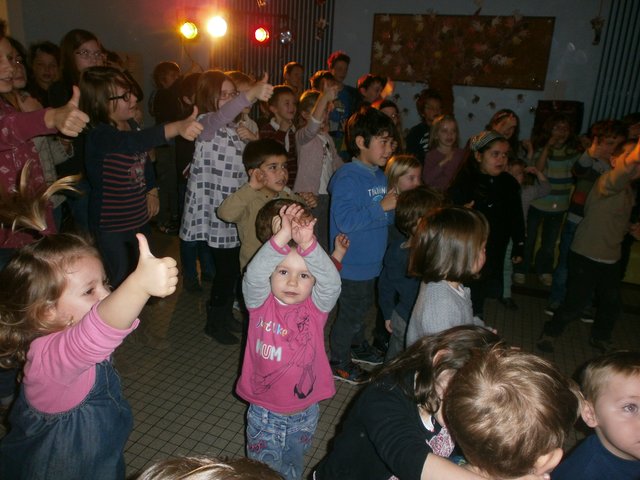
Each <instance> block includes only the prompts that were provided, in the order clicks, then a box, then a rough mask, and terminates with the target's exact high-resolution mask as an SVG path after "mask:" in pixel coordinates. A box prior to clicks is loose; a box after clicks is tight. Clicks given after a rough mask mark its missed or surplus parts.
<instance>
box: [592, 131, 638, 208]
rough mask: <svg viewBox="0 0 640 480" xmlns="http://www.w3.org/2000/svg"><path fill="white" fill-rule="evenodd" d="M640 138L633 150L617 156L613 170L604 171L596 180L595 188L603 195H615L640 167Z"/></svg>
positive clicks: (625, 185) (627, 183)
mask: <svg viewBox="0 0 640 480" xmlns="http://www.w3.org/2000/svg"><path fill="white" fill-rule="evenodd" d="M639 165H640V140H638V143H636V146H635V147H634V148H633V150H627V151H626V152H625V153H623V154H621V155H620V156H618V157H617V158H616V163H615V167H614V168H613V170H611V171H609V172H606V173H603V174H602V175H601V176H600V178H598V180H597V181H596V184H595V185H594V189H597V191H598V193H599V194H600V195H602V196H603V197H608V196H611V195H615V194H616V193H618V192H620V191H622V190H624V189H625V188H626V187H627V186H628V185H629V183H630V182H631V180H632V178H634V177H636V176H637V174H638V170H639V168H640V166H639Z"/></svg>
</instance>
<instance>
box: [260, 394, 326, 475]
mask: <svg viewBox="0 0 640 480" xmlns="http://www.w3.org/2000/svg"><path fill="white" fill-rule="evenodd" d="M319 416H320V407H319V406H318V404H317V403H314V404H313V405H311V406H310V407H309V408H307V409H306V410H303V411H302V412H298V413H295V414H293V415H283V414H280V413H275V412H272V411H270V410H267V409H266V408H263V407H260V406H258V405H255V404H251V405H249V410H248V411H247V457H249V458H251V459H253V460H257V461H259V462H263V463H266V464H267V465H269V466H270V467H271V468H273V469H274V470H275V471H276V472H278V473H280V474H281V475H282V476H283V477H284V478H285V480H299V479H301V478H302V473H303V472H304V454H305V453H306V452H307V451H308V450H309V448H310V447H311V443H312V441H313V435H314V434H315V432H316V427H317V426H318V418H319Z"/></svg>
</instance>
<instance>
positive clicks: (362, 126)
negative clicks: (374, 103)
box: [345, 107, 396, 157]
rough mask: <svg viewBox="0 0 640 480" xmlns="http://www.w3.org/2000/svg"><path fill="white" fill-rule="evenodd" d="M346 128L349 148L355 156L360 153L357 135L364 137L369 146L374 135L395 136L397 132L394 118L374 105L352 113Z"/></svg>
mask: <svg viewBox="0 0 640 480" xmlns="http://www.w3.org/2000/svg"><path fill="white" fill-rule="evenodd" d="M345 130H346V132H345V133H346V140H347V150H348V152H349V153H350V154H351V155H352V156H354V157H357V156H359V155H360V148H359V147H358V145H357V144H356V138H357V137H362V138H363V139H364V145H365V147H367V148H368V147H369V142H371V139H372V138H373V137H375V136H378V135H383V134H385V133H386V134H388V135H390V136H392V137H393V136H394V134H395V132H396V129H395V125H394V124H393V120H391V118H389V117H388V116H387V115H385V114H384V113H382V112H381V111H380V110H377V109H375V108H372V107H363V108H361V109H360V110H359V111H357V112H356V113H354V114H353V115H351V117H349V120H348V121H347V125H346V127H345Z"/></svg>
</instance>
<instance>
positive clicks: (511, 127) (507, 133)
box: [493, 114, 518, 140]
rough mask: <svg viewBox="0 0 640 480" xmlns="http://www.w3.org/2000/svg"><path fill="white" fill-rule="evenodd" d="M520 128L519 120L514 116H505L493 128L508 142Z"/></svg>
mask: <svg viewBox="0 0 640 480" xmlns="http://www.w3.org/2000/svg"><path fill="white" fill-rule="evenodd" d="M517 127H518V119H517V118H516V117H515V115H513V114H508V115H505V116H504V117H503V118H502V119H501V120H500V121H499V122H498V123H496V124H495V125H494V126H493V130H495V131H496V132H498V133H499V134H500V135H502V136H503V137H504V138H506V139H507V140H508V139H510V138H511V137H512V136H513V134H514V133H515V131H516V128H517Z"/></svg>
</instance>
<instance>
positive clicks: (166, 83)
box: [160, 70, 180, 88]
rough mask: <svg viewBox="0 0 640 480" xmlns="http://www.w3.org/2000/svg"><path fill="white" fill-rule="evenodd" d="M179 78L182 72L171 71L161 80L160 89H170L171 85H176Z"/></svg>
mask: <svg viewBox="0 0 640 480" xmlns="http://www.w3.org/2000/svg"><path fill="white" fill-rule="evenodd" d="M178 78H180V71H179V70H171V71H169V72H167V73H166V74H165V75H164V76H163V77H162V78H161V79H160V87H161V88H169V87H170V86H171V85H173V84H174V83H176V80H178Z"/></svg>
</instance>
